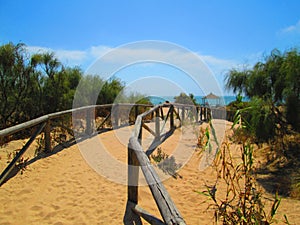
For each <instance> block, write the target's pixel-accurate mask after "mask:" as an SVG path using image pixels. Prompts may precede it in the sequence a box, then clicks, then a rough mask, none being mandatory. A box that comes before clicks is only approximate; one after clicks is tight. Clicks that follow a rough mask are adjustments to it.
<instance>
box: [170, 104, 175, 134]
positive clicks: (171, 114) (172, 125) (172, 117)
mask: <svg viewBox="0 0 300 225" xmlns="http://www.w3.org/2000/svg"><path fill="white" fill-rule="evenodd" d="M169 110H170V112H169V113H170V129H171V130H172V129H174V127H175V126H174V106H173V105H171V106H170V109H169Z"/></svg>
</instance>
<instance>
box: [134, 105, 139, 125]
mask: <svg viewBox="0 0 300 225" xmlns="http://www.w3.org/2000/svg"><path fill="white" fill-rule="evenodd" d="M138 115H139V106H138V105H134V122H135V121H136V118H137V117H138Z"/></svg>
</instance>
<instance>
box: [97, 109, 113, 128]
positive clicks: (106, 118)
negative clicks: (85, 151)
mask: <svg viewBox="0 0 300 225" xmlns="http://www.w3.org/2000/svg"><path fill="white" fill-rule="evenodd" d="M110 116H111V112H109V114H108V115H107V116H106V117H105V118H104V120H103V121H102V122H101V123H100V125H99V126H98V128H97V130H98V131H99V130H100V128H101V127H102V126H103V125H104V124H105V122H106V121H107V120H108V119H109V118H110Z"/></svg>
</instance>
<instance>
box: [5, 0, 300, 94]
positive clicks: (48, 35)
mask: <svg viewBox="0 0 300 225" xmlns="http://www.w3.org/2000/svg"><path fill="white" fill-rule="evenodd" d="M299 8H300V1H298V0H289V1H288V0H285V1H283V0H282V1H280V0H273V1H271V0H265V1H263V0H252V1H237V0H236V1H229V0H228V1H225V0H224V1H222V0H220V1H216V0H210V1H201V0H199V1H192V0H185V1H178V0H172V1H171V0H165V1H164V0H160V1H159V0H152V1H150V0H149V1H142V0H139V1H137V0H134V1H131V0H129V1H114V0H110V1H87V0H86V1H76V0H73V1H69V0H66V1H61V0H60V1H58V0H51V1H31V0H27V1H22V0H18V1H17V0H0V44H5V43H8V42H13V43H18V42H23V43H25V44H26V45H27V46H28V49H29V51H31V52H34V51H37V50H38V49H46V50H49V51H54V52H55V54H56V56H57V57H58V58H59V59H60V60H61V61H62V62H63V63H65V64H67V65H70V66H74V65H79V66H81V67H82V68H83V70H86V69H87V68H88V67H89V65H91V64H92V62H94V61H95V60H96V59H97V57H99V56H101V55H103V54H104V53H106V52H107V51H108V50H112V49H113V48H116V47H118V46H120V45H124V44H126V43H132V42H135V41H143V40H158V41H166V42H171V43H175V44H177V45H179V46H182V47H184V48H187V49H189V50H190V51H191V52H193V53H195V54H197V55H198V56H199V57H201V58H202V60H203V61H204V63H206V64H207V65H208V67H209V68H210V69H211V71H212V72H213V73H214V74H215V77H216V80H217V81H218V83H219V85H220V87H221V89H222V90H224V88H223V86H224V84H223V83H224V82H223V80H224V76H225V74H226V72H227V71H228V70H229V69H231V68H233V67H239V66H241V65H244V64H250V65H252V64H253V63H254V62H256V61H258V60H261V59H262V58H263V56H264V55H266V54H269V53H270V51H271V50H272V49H274V48H278V49H280V50H286V49H289V48H292V47H299V46H300V13H299ZM143 68H144V67H143ZM136 71H139V68H136ZM123 72H124V74H125V75H124V74H123V79H124V81H125V82H127V83H130V82H132V81H133V78H132V79H131V80H130V79H128V77H129V76H130V74H129V72H131V73H132V70H131V69H127V70H124V71H123ZM164 72H166V71H165V70H164ZM172 74H173V75H170V74H169V75H165V78H166V79H170V80H172V81H174V80H175V81H174V82H177V83H178V81H176V79H174V76H177V75H174V74H176V72H174V71H173V73H172ZM148 75H149V76H151V74H150V73H149V74H148ZM153 76H160V74H159V72H157V73H156V74H153ZM172 76H173V77H172ZM120 77H122V76H121V75H120ZM134 79H137V78H134ZM183 80H185V79H183ZM183 80H182V82H181V84H182V85H183V86H185V87H184V89H185V90H186V91H187V92H192V93H195V94H202V92H201V91H199V90H197V88H196V87H192V86H193V85H191V86H190V87H189V84H188V82H186V84H185V81H183ZM228 93H229V94H230V92H227V91H225V94H228ZM149 94H150V92H149ZM159 94H161V95H164V94H166V93H163V92H161V93H159Z"/></svg>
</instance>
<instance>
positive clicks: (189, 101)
mask: <svg viewBox="0 0 300 225" xmlns="http://www.w3.org/2000/svg"><path fill="white" fill-rule="evenodd" d="M174 99H175V103H180V104H186V105H196V99H195V97H194V95H193V94H189V95H187V94H185V93H183V92H182V93H180V94H179V96H175V97H174Z"/></svg>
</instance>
